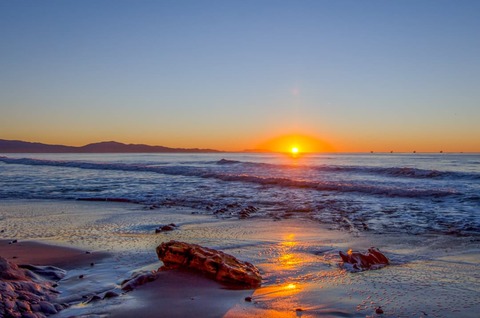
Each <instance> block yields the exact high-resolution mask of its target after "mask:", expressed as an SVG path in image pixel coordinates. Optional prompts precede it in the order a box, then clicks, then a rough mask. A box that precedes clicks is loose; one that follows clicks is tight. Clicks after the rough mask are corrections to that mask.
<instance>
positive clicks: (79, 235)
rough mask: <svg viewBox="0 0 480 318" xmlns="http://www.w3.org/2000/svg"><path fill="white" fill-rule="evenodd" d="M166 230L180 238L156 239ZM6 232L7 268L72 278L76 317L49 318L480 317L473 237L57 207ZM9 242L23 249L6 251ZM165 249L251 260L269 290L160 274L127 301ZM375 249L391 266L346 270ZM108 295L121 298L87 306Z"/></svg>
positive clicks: (34, 213)
mask: <svg viewBox="0 0 480 318" xmlns="http://www.w3.org/2000/svg"><path fill="white" fill-rule="evenodd" d="M169 223H175V224H176V225H177V226H178V228H177V229H176V230H174V231H169V232H162V233H155V228H156V227H158V225H160V224H169ZM0 230H2V232H1V238H2V239H3V241H2V242H1V243H2V245H1V249H0V255H2V256H4V257H6V258H7V259H9V260H10V261H14V262H18V263H23V262H26V263H37V264H39V265H40V264H41V265H47V264H48V265H57V266H59V267H63V268H65V269H67V275H66V276H65V277H64V278H63V279H62V280H60V281H59V282H58V287H57V289H58V291H60V294H59V296H58V301H59V302H61V303H68V304H70V306H69V307H68V308H66V309H64V310H62V311H60V312H59V313H58V314H56V315H54V316H53V317H70V316H95V315H96V316H99V317H131V316H134V315H140V316H143V317H159V316H164V315H165V316H172V317H173V316H178V317H194V316H199V315H200V316H202V317H298V316H301V317H325V316H330V317H365V316H380V315H379V314H377V313H376V309H378V308H379V307H381V309H382V311H383V314H381V316H384V317H413V316H417V317H418V316H422V315H423V316H427V315H428V316H429V317H476V313H477V312H478V310H479V309H480V308H479V303H478V299H479V293H480V292H479V290H480V279H479V275H480V274H479V273H480V271H479V265H478V259H479V257H480V249H479V248H478V238H475V237H459V236H448V237H447V236H444V235H432V234H428V235H415V236H412V235H405V234H396V235H393V234H392V235H378V234H371V233H367V232H361V233H359V232H356V231H353V232H352V231H347V230H338V229H332V228H331V227H328V226H322V225H321V224H319V223H318V222H314V221H312V220H309V219H306V218H301V217H292V218H289V219H282V220H274V219H269V218H262V217H258V218H255V217H253V218H248V219H238V218H225V219H218V218H214V217H212V216H210V215H204V214H200V213H198V211H196V210H194V209H191V208H163V209H160V210H158V209H157V210H154V211H151V210H148V209H145V208H144V207H142V206H140V205H136V204H127V203H112V202H80V201H54V200H53V201H45V200H39V201H32V200H23V201H21V200H20V201H19V200H4V201H2V202H0ZM13 239H16V240H18V242H17V243H14V244H8V242H9V241H11V240H13ZM170 240H179V241H184V242H188V243H195V244H199V245H202V246H206V247H210V248H214V249H218V250H221V251H224V252H226V253H229V254H231V255H234V256H235V257H237V258H238V259H241V260H244V261H249V262H251V263H253V264H254V265H255V266H257V267H258V268H259V270H260V272H261V274H262V278H263V281H262V286H261V287H260V288H258V289H247V290H238V289H233V288H231V286H224V285H222V284H219V283H217V282H214V281H212V280H209V279H207V278H205V277H202V276H201V275H197V274H192V273H189V272H185V271H180V272H178V271H165V272H161V274H160V277H159V278H158V279H157V280H155V281H154V282H151V283H147V284H145V285H142V286H140V287H138V288H137V289H135V290H133V291H131V292H122V291H121V290H120V289H119V286H120V282H121V281H123V280H124V279H127V278H128V277H130V276H131V275H132V273H135V272H138V271H142V270H143V271H145V270H153V269H158V268H159V267H160V266H161V265H162V263H161V262H160V261H159V260H158V258H157V255H156V253H155V248H156V246H158V245H159V244H160V243H162V242H166V241H170ZM370 246H376V247H377V248H379V249H380V250H381V251H382V252H384V253H385V255H387V256H388V257H389V259H390V261H391V265H390V266H387V267H385V268H383V269H380V270H373V271H365V272H360V273H351V272H348V271H346V270H345V269H343V268H341V267H340V266H339V265H340V263H341V260H340V257H339V256H338V252H339V251H346V250H348V249H349V248H352V249H354V250H366V249H367V248H369V247H370ZM72 248H74V249H72ZM87 252H88V254H87ZM14 254H16V255H14ZM36 255H42V257H41V258H38V257H37V256H36ZM60 255H64V256H65V258H64V257H63V256H62V257H61V258H60V257H59V256H60ZM14 256H16V258H15V259H14V258H13V257H14ZM91 263H94V266H91ZM80 275H83V276H82V278H81V279H79V276H80ZM107 291H115V292H116V293H118V295H119V296H118V297H115V298H109V299H104V300H100V301H97V302H92V303H86V302H87V301H88V299H89V298H91V297H92V296H93V295H102V294H105V292H107ZM245 297H251V298H252V301H251V302H248V301H245Z"/></svg>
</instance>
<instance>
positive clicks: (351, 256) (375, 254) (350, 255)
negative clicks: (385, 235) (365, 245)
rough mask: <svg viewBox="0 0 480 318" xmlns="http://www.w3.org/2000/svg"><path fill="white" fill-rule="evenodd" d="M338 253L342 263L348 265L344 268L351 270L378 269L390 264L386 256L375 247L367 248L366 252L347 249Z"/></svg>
mask: <svg viewBox="0 0 480 318" xmlns="http://www.w3.org/2000/svg"><path fill="white" fill-rule="evenodd" d="M339 254H340V257H341V258H342V260H343V263H344V265H347V264H348V265H349V266H346V268H347V269H349V270H351V271H365V270H370V269H379V268H382V267H385V266H387V265H389V264H390V262H389V260H388V258H387V257H386V256H385V255H383V254H382V253H381V252H380V251H379V250H378V249H377V248H375V247H371V248H369V249H368V252H367V253H361V252H353V251H352V250H349V251H348V252H347V253H344V252H342V251H340V252H339Z"/></svg>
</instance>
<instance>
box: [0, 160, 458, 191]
mask: <svg viewBox="0 0 480 318" xmlns="http://www.w3.org/2000/svg"><path fill="white" fill-rule="evenodd" d="M0 161H1V162H4V163H7V164H21V165H31V166H53V167H66V168H77V169H90V170H105V171H128V172H151V173H159V174H164V175H174V176H186V177H197V178H209V179H217V180H221V181H225V182H243V183H254V184H259V185H263V186H271V187H289V188H300V189H310V190H316V191H329V192H352V193H363V194H369V195H381V196H388V197H405V198H422V197H427V198H438V197H445V196H451V195H455V194H457V193H456V192H455V191H454V190H449V189H418V188H404V187H395V186H389V185H381V184H372V183H359V182H337V181H305V180H295V179H290V178H284V177H275V176H273V177H264V176H257V175H252V174H245V173H243V172H242V173H233V172H231V171H226V172H219V171H214V170H213V169H208V168H204V167H195V166H148V165H139V164H123V163H95V162H82V161H54V160H39V159H28V158H21V159H17V158H7V157H0ZM238 163H241V162H240V161H234V160H226V159H222V160H220V161H218V162H217V164H223V165H225V164H238ZM248 164H255V163H248ZM261 165H266V164H264V163H261ZM267 165H268V164H267ZM270 166H272V165H270ZM316 169H317V168H316ZM319 169H330V170H332V171H337V170H336V169H343V170H341V171H353V169H355V171H365V170H366V171H368V170H371V169H372V168H370V167H367V168H365V167H363V168H359V167H330V166H329V167H320V168H319ZM348 169H350V170H348ZM416 170H419V169H413V172H412V169H410V168H409V169H408V170H403V168H398V169H397V168H395V169H394V170H389V169H388V168H387V169H376V171H389V173H397V174H398V173H400V174H402V175H407V176H411V175H412V174H417V175H419V174H422V173H423V174H425V173H424V172H418V171H416ZM402 171H403V172H402Z"/></svg>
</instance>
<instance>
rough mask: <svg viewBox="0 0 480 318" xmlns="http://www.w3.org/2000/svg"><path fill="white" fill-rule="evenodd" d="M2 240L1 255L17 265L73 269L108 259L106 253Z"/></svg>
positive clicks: (0, 245)
mask: <svg viewBox="0 0 480 318" xmlns="http://www.w3.org/2000/svg"><path fill="white" fill-rule="evenodd" d="M11 242H12V240H0V255H1V256H2V257H4V258H6V259H7V260H8V261H10V262H13V263H16V264H19V265H20V264H31V265H51V266H56V267H60V268H63V269H67V270H68V269H73V268H77V267H81V266H85V265H89V264H91V263H92V262H93V263H95V262H98V261H99V260H100V259H102V258H104V257H107V256H108V253H105V252H91V251H84V250H80V249H76V248H69V247H63V246H57V245H51V244H45V243H39V242H35V241H18V242H16V243H13V244H12V243H11Z"/></svg>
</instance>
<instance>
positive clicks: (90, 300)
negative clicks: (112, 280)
mask: <svg viewBox="0 0 480 318" xmlns="http://www.w3.org/2000/svg"><path fill="white" fill-rule="evenodd" d="M101 299H102V297H100V296H98V295H93V296H92V298H90V299H89V300H87V302H86V303H87V304H89V303H93V302H96V301H99V300H101Z"/></svg>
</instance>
